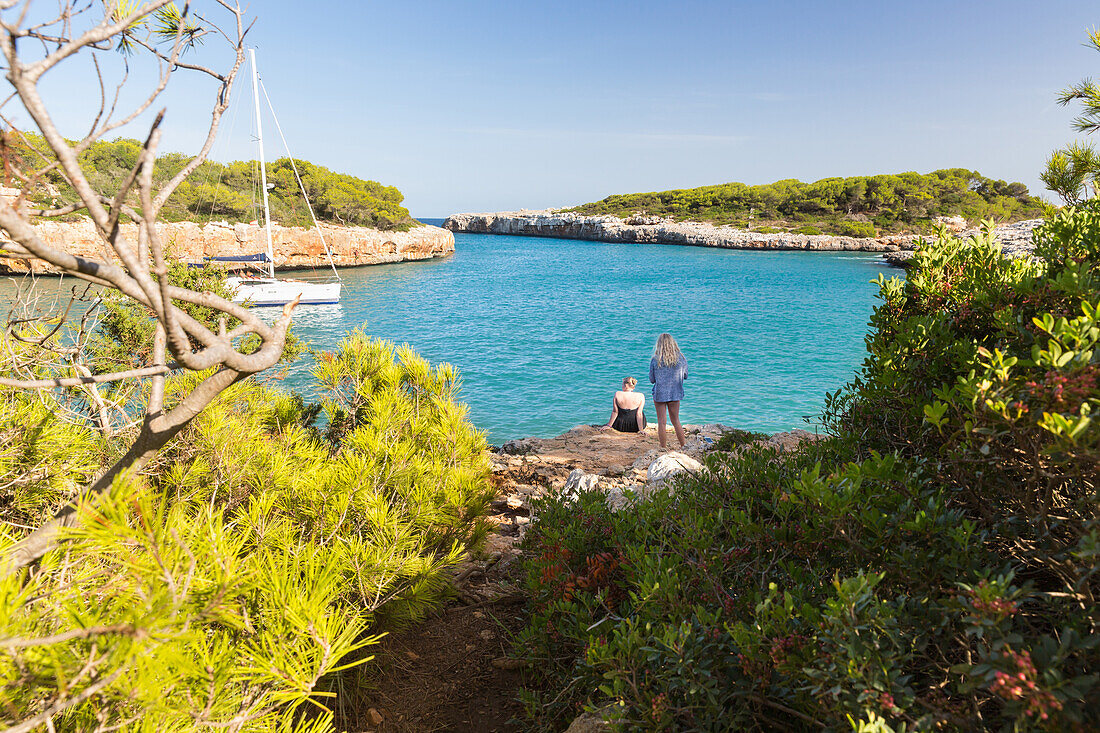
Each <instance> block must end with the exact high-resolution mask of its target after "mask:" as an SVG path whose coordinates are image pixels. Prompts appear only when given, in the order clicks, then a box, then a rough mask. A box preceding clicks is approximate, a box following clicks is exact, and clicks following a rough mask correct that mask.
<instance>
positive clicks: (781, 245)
mask: <svg viewBox="0 0 1100 733" xmlns="http://www.w3.org/2000/svg"><path fill="white" fill-rule="evenodd" d="M443 226H444V227H445V228H446V229H450V230H451V231H454V232H470V233H474V234H514V235H519V236H524V237H557V238H560V239H584V240H589V241H594V242H648V243H652V244H679V245H687V246H691V247H718V248H722V249H763V250H803V251H813V252H818V251H820V252H837V251H846V252H893V251H897V250H902V249H912V248H913V246H914V243H915V241H916V239H917V238H916V237H915V236H910V235H904V236H896V237H881V238H878V239H860V238H857V237H834V236H830V235H825V234H816V235H807V234H763V233H760V232H750V231H745V230H744V229H734V228H733V227H727V226H714V225H713V224H703V223H699V222H689V221H685V222H674V221H671V220H668V219H659V218H657V217H654V216H642V215H636V216H632V217H630V218H629V219H620V218H619V217H617V216H610V215H603V216H584V215H581V214H575V213H572V212H568V211H556V210H553V209H545V210H541V211H528V210H523V211H502V212H498V213H494V214H454V215H452V216H449V217H447V219H446V221H444V222H443Z"/></svg>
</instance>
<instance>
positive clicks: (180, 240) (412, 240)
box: [0, 219, 455, 274]
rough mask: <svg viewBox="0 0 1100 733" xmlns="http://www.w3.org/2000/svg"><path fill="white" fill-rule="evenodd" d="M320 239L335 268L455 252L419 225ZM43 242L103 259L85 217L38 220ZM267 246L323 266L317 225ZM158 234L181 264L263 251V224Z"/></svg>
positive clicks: (284, 258) (40, 268)
mask: <svg viewBox="0 0 1100 733" xmlns="http://www.w3.org/2000/svg"><path fill="white" fill-rule="evenodd" d="M321 229H322V232H323V234H324V238H325V242H327V243H328V246H329V248H330V249H331V250H332V259H333V262H334V263H335V264H336V266H337V267H357V266H360V265H380V264H386V263H391V262H406V261H409V260H427V259H432V258H434V257H445V256H447V255H449V254H451V253H453V252H454V249H455V238H454V235H453V234H451V232H449V231H447V230H446V229H441V228H439V227H434V226H427V225H422V226H418V227H415V228H413V229H410V230H409V231H407V232H385V231H381V230H379V229H369V228H367V227H342V226H334V225H329V224H322V225H321ZM35 230H36V231H37V232H38V235H39V236H40V237H41V238H42V240H43V241H44V242H45V243H46V244H48V245H50V246H51V247H54V248H56V249H59V250H62V251H64V252H68V253H69V254H74V255H77V256H80V257H96V258H101V257H103V249H102V245H101V240H100V239H99V237H98V236H97V235H96V230H95V227H94V225H93V224H92V222H91V220H90V219H83V220H81V221H76V222H57V221H43V222H39V223H38V224H36V225H35ZM271 230H272V231H271V236H272V245H273V246H272V250H273V252H274V254H275V268H276V269H277V270H294V269H303V268H314V267H316V268H324V267H328V259H327V258H326V257H325V250H324V247H323V246H322V244H321V236H320V235H319V234H318V233H317V229H304V228H302V227H283V226H272V228H271ZM157 232H158V233H159V234H160V236H161V238H162V239H163V241H164V242H166V243H167V244H168V248H169V253H170V255H171V256H172V257H173V258H175V259H177V260H182V261H184V262H201V261H202V259H203V258H204V257H227V256H233V255H242V254H254V253H256V252H263V251H264V250H265V249H266V238H265V234H264V230H263V228H262V227H259V226H256V225H255V224H229V223H226V222H209V223H207V224H197V223H194V222H176V223H162V224H157ZM122 233H123V235H124V236H125V237H127V238H128V239H129V240H130V241H131V242H136V241H137V227H136V226H135V225H134V224H124V225H123V226H122ZM29 266H30V269H31V270H32V271H33V272H35V273H43V274H48V273H50V272H52V270H51V268H50V267H48V266H47V265H46V263H45V262H42V261H41V260H32V261H30V263H29ZM26 269H27V265H26V264H24V263H23V262H22V261H19V260H0V271H6V272H25V271H26Z"/></svg>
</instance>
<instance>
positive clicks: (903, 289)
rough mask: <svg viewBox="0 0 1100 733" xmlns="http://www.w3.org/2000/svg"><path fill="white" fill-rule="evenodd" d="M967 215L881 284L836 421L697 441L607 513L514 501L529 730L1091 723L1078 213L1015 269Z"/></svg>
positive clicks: (1096, 562)
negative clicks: (764, 436) (695, 452)
mask: <svg viewBox="0 0 1100 733" xmlns="http://www.w3.org/2000/svg"><path fill="white" fill-rule="evenodd" d="M991 231H992V225H991V224H988V225H986V231H985V232H984V233H983V234H982V235H980V236H978V237H976V238H973V239H971V240H969V241H967V242H964V243H962V244H960V243H958V242H957V241H956V240H954V239H952V238H945V239H942V240H937V241H935V242H932V243H930V244H927V245H926V246H924V247H922V248H921V249H920V250H919V251H918V252H917V254H916V257H917V259H918V265H919V267H918V269H917V270H916V272H915V274H913V275H911V276H910V278H909V279H908V280H907V281H901V280H897V279H894V280H884V279H880V281H879V287H880V293H881V297H882V300H883V303H882V305H880V306H879V307H878V308H876V310H875V314H874V316H873V317H872V322H871V325H872V331H871V334H870V335H869V337H868V357H867V360H866V362H865V365H864V367H863V369H862V372H861V374H860V376H859V378H858V379H857V380H856V381H855V382H853V383H852V384H851V385H849V386H848V387H847V388H845V389H844V390H841V391H840V392H837V393H836V394H833V395H830V396H829V397H828V399H827V405H826V415H825V418H826V424H827V425H828V426H829V427H830V428H831V430H832V431H833V432H834V433H835V437H833V438H831V439H829V440H825V441H821V442H817V443H811V444H804V445H803V446H802V447H801V448H800V449H799V450H798V451H794V452H790V453H777V452H775V451H773V450H769V449H765V448H758V447H757V448H749V449H747V450H744V451H741V452H740V453H737V454H722V453H712V454H711V455H709V456H708V457H707V459H706V470H705V471H704V472H702V473H701V474H700V475H699V476H696V477H689V478H686V479H684V480H682V481H680V482H679V483H678V485H676V487H675V493H663V494H657V495H656V496H654V497H653V498H652V499H650V500H649V501H646V502H643V503H641V504H639V505H638V506H637V507H636V508H634V509H630V510H627V511H623V512H620V513H612V512H610V511H609V510H608V508H607V507H606V505H605V504H604V500H603V497H602V496H600V495H599V494H598V493H592V494H586V495H583V496H582V497H581V498H580V499H579V500H578V501H577V502H576V503H575V504H572V503H569V502H566V501H562V500H560V499H548V500H546V501H545V502H544V503H543V505H541V506H539V507H537V508H536V510H535V514H536V516H537V517H538V522H536V523H535V524H534V525H533V526H532V528H531V529H530V530H529V532H528V534H527V536H526V538H525V540H524V542H525V547H526V549H527V550H528V552H529V556H528V559H527V560H526V562H525V569H526V573H527V576H526V577H527V584H528V588H529V589H530V591H531V594H532V604H533V605H532V612H533V616H532V623H531V626H530V627H529V628H528V629H527V631H526V632H525V633H524V635H523V637H522V638H521V639H520V648H522V649H525V650H527V653H528V655H529V656H530V657H531V658H532V659H537V660H539V666H538V668H539V669H540V670H541V671H542V673H543V674H544V675H545V677H546V679H545V680H544V681H545V682H546V683H547V689H548V691H547V692H545V693H537V694H532V695H531V696H530V697H529V710H530V712H531V714H532V716H533V717H534V719H535V721H536V723H537V724H539V725H540V727H543V728H550V727H553V726H555V725H560V724H561V723H563V722H565V721H567V720H568V719H569V718H570V717H572V716H573V715H575V713H576V712H577V711H578V709H579V708H580V707H589V708H593V709H595V708H600V709H603V708H605V706H607V705H608V703H610V704H611V705H610V707H607V708H606V710H607V714H608V715H609V716H610V717H611V718H612V719H613V720H614V721H615V722H616V725H618V726H619V727H620V728H621V729H623V730H653V729H659V730H742V729H775V730H820V729H832V730H843V729H849V728H855V729H859V730H882V731H886V730H898V731H900V730H907V731H911V730H940V729H949V730H960V731H961V730H979V729H981V730H1052V731H1058V730H1093V729H1096V728H1097V727H1100V685H1098V684H1097V683H1098V675H1097V670H1098V669H1100V651H1098V647H1100V633H1098V632H1100V628H1098V623H1100V619H1098V618H1097V616H1096V614H1095V612H1094V608H1095V599H1096V598H1097V596H1098V595H1100V519H1098V516H1097V513H1096V506H1097V501H1098V497H1097V493H1096V492H1097V484H1096V482H1097V471H1096V466H1097V465H1100V422H1098V421H1097V420H1096V419H1095V415H1096V414H1097V411H1098V410H1100V379H1098V377H1100V349H1098V348H1097V344H1098V342H1100V207H1095V206H1089V207H1084V208H1079V209H1070V210H1066V211H1063V212H1060V213H1058V214H1056V215H1054V216H1053V217H1052V218H1051V219H1050V220H1048V221H1047V222H1046V223H1045V224H1044V225H1043V226H1042V227H1041V228H1040V229H1039V230H1038V231H1037V232H1036V241H1037V248H1036V255H1037V259H1036V260H1029V259H1018V260H1009V259H1006V258H1004V257H1003V255H1002V254H1001V252H1000V250H999V249H998V248H997V247H996V246H995V244H994V242H993V238H992V234H991ZM547 660H550V661H547Z"/></svg>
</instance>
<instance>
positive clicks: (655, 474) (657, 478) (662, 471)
mask: <svg viewBox="0 0 1100 733" xmlns="http://www.w3.org/2000/svg"><path fill="white" fill-rule="evenodd" d="M702 468H703V464H702V463H699V461H697V460H695V459H694V458H692V457H691V456H688V455H684V454H683V453H677V452H675V451H673V452H671V453H665V454H664V455H663V456H660V457H659V458H657V460H655V461H653V463H650V464H649V470H647V471H646V494H647V495H648V494H652V493H653V492H654V491H657V490H659V489H662V488H664V487H665V486H666V485H667V484H668V482H669V481H671V480H672V479H673V478H675V477H676V476H679V475H680V474H683V473H695V472H697V471H700V470H702Z"/></svg>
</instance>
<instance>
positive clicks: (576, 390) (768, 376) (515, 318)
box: [0, 221, 900, 444]
mask: <svg viewBox="0 0 1100 733" xmlns="http://www.w3.org/2000/svg"><path fill="white" fill-rule="evenodd" d="M429 223H438V222H431V221H429ZM455 239H456V250H457V251H456V252H455V254H454V255H453V256H451V257H448V258H446V259H442V260H433V261H428V262H410V263H403V264H396V265H382V266H377V267H361V268H356V269H352V270H344V271H342V276H343V278H344V284H345V287H344V293H343V298H342V302H341V304H340V305H333V306H308V307H307V306H303V307H301V308H299V309H298V311H297V313H296V314H295V321H294V322H295V330H296V333H297V334H298V336H299V337H301V338H303V339H305V340H306V341H308V342H309V343H310V344H311V345H312V346H314V347H316V348H332V347H334V346H335V345H336V344H337V343H338V342H339V340H340V338H341V337H342V336H343V334H344V333H345V332H347V331H349V330H351V329H354V328H357V327H362V328H363V329H364V330H365V331H366V332H367V333H369V334H371V335H374V336H380V337H384V338H387V339H392V340H394V341H397V342H402V341H406V342H408V343H410V344H412V345H413V346H414V347H415V348H416V349H417V350H418V351H419V352H420V353H421V354H423V355H424V356H425V357H427V358H428V359H430V360H432V361H433V362H438V361H448V362H451V363H452V364H454V365H455V366H456V367H458V369H459V371H460V374H461V376H462V382H463V384H462V391H461V398H462V399H463V400H464V401H465V402H467V403H468V404H469V406H470V417H471V419H472V420H473V422H474V424H475V425H477V426H478V427H479V428H481V429H483V430H485V431H486V432H487V433H488V436H489V440H490V442H492V443H495V444H500V443H501V442H503V441H505V440H508V439H510V438H518V437H525V436H529V435H534V436H540V437H548V436H553V435H557V434H559V433H562V432H564V431H565V430H568V429H569V428H570V427H573V426H574V425H578V424H580V423H603V422H605V421H606V420H607V418H608V416H609V414H610V408H611V397H612V395H613V393H614V392H615V390H616V389H617V388H618V387H619V384H620V382H621V381H622V378H623V377H626V376H633V377H635V378H636V379H638V381H639V386H638V389H639V390H644V391H645V393H646V394H647V395H648V393H649V383H648V368H649V357H650V354H651V352H652V349H653V344H654V341H655V340H656V337H657V335H658V334H659V333H661V332H662V331H668V332H669V333H671V334H673V335H674V336H675V337H676V339H677V341H679V343H680V347H681V349H682V350H683V352H684V354H685V355H686V356H687V359H688V364H689V369H690V376H689V379H688V381H687V383H686V385H685V387H686V397H685V399H684V401H683V403H682V405H681V418H682V419H683V421H684V422H686V423H710V422H721V423H726V424H728V425H734V426H737V427H741V428H745V429H752V430H763V431H779V430H787V429H790V428H795V427H807V424H806V422H805V421H804V418H805V417H809V418H810V419H811V420H813V419H815V418H816V416H817V415H818V413H819V412H820V409H821V406H822V402H823V397H824V394H825V392H826V391H833V390H835V389H837V388H838V387H840V386H841V385H843V384H844V383H845V382H847V381H848V380H850V379H851V378H852V376H853V375H854V374H855V371H856V369H857V368H858V367H859V365H860V363H861V362H862V360H863V354H864V343H863V336H864V334H865V333H866V330H867V329H866V325H867V319H868V317H869V316H870V314H871V309H872V307H873V305H874V303H875V293H876V288H875V286H873V285H871V284H869V281H870V280H871V279H872V278H874V277H875V276H876V275H877V274H878V273H879V272H886V273H887V275H889V276H899V275H900V271H899V270H894V269H892V268H887V267H886V266H885V265H883V264H882V263H881V260H880V259H879V257H878V256H877V255H873V254H862V253H824V252H821V253H809V252H750V251H738V250H718V249H706V248H696V247H678V246H669V245H655V244H605V243H598V242H578V241H573V240H564V239H542V238H534V237H509V236H490V235H480V234H456V235H455ZM302 274H303V275H305V273H302ZM317 274H318V275H319V276H324V275H325V273H324V271H322V270H319V271H318V273H317ZM9 282H10V281H5V282H0V299H2V300H3V301H5V302H4V303H3V305H5V306H6V305H7V301H10V300H11V297H12V294H13V289H12V287H11V286H10V284H9ZM46 283H59V281H58V280H55V279H53V278H50V279H48V280H42V281H40V285H39V287H42V286H43V285H45V284H46ZM70 286H71V281H68V282H67V283H65V284H63V285H62V286H61V287H62V288H63V289H65V290H67V289H68V288H69V287H70ZM51 287H55V286H51ZM3 310H4V311H5V312H6V310H7V308H6V307H5V308H4V309H3ZM272 315H274V309H272ZM309 368H310V365H309V363H308V361H302V362H299V363H298V364H295V365H293V366H292V367H291V369H290V371H289V373H288V376H287V380H286V385H287V386H289V387H292V388H294V389H298V390H301V391H305V392H307V393H308V392H310V391H311V388H312V379H311V377H310V375H309ZM646 412H647V415H648V417H649V419H650V421H653V420H654V419H655V414H654V411H653V406H652V404H647V406H646Z"/></svg>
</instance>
